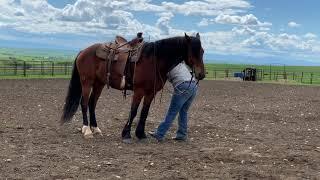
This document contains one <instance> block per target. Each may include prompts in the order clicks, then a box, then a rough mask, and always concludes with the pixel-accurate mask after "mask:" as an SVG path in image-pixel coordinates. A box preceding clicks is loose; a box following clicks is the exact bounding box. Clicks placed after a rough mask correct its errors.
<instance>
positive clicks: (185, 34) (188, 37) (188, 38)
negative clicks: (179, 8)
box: [184, 33, 191, 42]
mask: <svg viewBox="0 0 320 180" xmlns="http://www.w3.org/2000/svg"><path fill="white" fill-rule="evenodd" d="M184 37H185V38H186V40H187V41H188V42H190V41H191V38H190V36H188V35H187V33H184Z"/></svg>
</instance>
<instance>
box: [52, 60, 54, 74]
mask: <svg viewBox="0 0 320 180" xmlns="http://www.w3.org/2000/svg"><path fill="white" fill-rule="evenodd" d="M51 76H54V62H52V67H51Z"/></svg>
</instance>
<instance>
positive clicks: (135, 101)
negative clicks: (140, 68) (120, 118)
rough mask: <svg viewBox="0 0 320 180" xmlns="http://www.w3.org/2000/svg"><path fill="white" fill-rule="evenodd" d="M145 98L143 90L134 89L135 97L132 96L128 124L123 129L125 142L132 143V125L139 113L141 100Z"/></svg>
mask: <svg viewBox="0 0 320 180" xmlns="http://www.w3.org/2000/svg"><path fill="white" fill-rule="evenodd" d="M142 98H143V91H139V90H136V91H134V94H133V98H132V103H131V110H130V115H129V118H128V121H127V123H126V125H125V126H124V128H123V130H122V141H123V142H124V143H130V142H131V133H130V131H131V125H132V121H133V119H134V118H135V117H136V115H137V111H138V108H139V105H140V102H141V99H142Z"/></svg>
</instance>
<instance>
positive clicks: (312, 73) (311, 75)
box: [310, 73, 313, 84]
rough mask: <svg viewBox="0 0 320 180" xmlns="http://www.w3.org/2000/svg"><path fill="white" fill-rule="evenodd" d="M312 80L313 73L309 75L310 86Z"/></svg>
mask: <svg viewBox="0 0 320 180" xmlns="http://www.w3.org/2000/svg"><path fill="white" fill-rule="evenodd" d="M312 80H313V73H311V77H310V84H312Z"/></svg>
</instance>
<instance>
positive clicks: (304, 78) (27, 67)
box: [0, 60, 320, 84]
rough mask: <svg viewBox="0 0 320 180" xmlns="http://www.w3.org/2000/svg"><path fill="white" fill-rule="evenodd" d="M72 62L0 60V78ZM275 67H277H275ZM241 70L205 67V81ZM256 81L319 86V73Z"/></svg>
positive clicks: (60, 68) (49, 72) (263, 76)
mask: <svg viewBox="0 0 320 180" xmlns="http://www.w3.org/2000/svg"><path fill="white" fill-rule="evenodd" d="M72 67H73V61H22V60H18V61H10V60H0V76H2V77H4V76H22V77H28V76H59V75H66V76H67V75H70V74H71V72H72ZM275 67H277V66H275ZM242 71H243V69H242V68H214V67H211V68H209V67H206V72H207V75H206V79H235V77H234V76H235V73H241V72H242ZM257 80H258V81H287V82H298V83H304V84H320V73H315V72H289V71H285V69H284V70H279V68H278V69H277V70H273V69H272V68H271V67H270V69H269V68H268V69H257Z"/></svg>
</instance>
